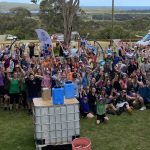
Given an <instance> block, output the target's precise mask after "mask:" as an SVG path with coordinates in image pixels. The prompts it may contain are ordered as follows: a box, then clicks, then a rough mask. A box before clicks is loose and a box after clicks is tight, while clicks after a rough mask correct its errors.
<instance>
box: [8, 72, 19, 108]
mask: <svg viewBox="0 0 150 150" xmlns="http://www.w3.org/2000/svg"><path fill="white" fill-rule="evenodd" d="M8 80H9V82H10V84H9V95H10V105H9V108H10V110H12V108H13V104H14V103H15V104H16V110H18V108H19V98H20V97H19V94H20V80H19V79H18V78H17V73H16V72H14V73H13V77H12V78H11V77H9V76H8Z"/></svg>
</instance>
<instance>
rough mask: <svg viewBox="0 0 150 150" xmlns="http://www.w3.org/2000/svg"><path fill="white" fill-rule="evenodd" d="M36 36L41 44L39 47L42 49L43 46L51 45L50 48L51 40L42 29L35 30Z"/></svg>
mask: <svg viewBox="0 0 150 150" xmlns="http://www.w3.org/2000/svg"><path fill="white" fill-rule="evenodd" d="M35 31H36V33H37V35H38V38H39V40H40V42H41V45H42V47H44V46H45V45H49V46H50V45H51V46H52V40H51V37H50V35H49V34H48V33H47V32H46V31H45V30H43V29H36V30H35Z"/></svg>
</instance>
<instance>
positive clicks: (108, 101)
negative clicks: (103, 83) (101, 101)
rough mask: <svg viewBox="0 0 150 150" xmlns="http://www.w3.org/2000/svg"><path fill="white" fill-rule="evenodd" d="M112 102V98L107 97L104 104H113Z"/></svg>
mask: <svg viewBox="0 0 150 150" xmlns="http://www.w3.org/2000/svg"><path fill="white" fill-rule="evenodd" d="M113 103H114V101H113V100H112V99H107V100H106V104H113Z"/></svg>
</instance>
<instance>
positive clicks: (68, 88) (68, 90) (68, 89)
mask: <svg viewBox="0 0 150 150" xmlns="http://www.w3.org/2000/svg"><path fill="white" fill-rule="evenodd" d="M64 88H65V98H66V99H71V98H75V86H74V84H73V83H72V82H66V83H65V85H64Z"/></svg>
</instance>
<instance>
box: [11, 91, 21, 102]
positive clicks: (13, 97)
mask: <svg viewBox="0 0 150 150" xmlns="http://www.w3.org/2000/svg"><path fill="white" fill-rule="evenodd" d="M19 98H20V94H19V93H11V94H10V104H13V103H16V104H18V103H19Z"/></svg>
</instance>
